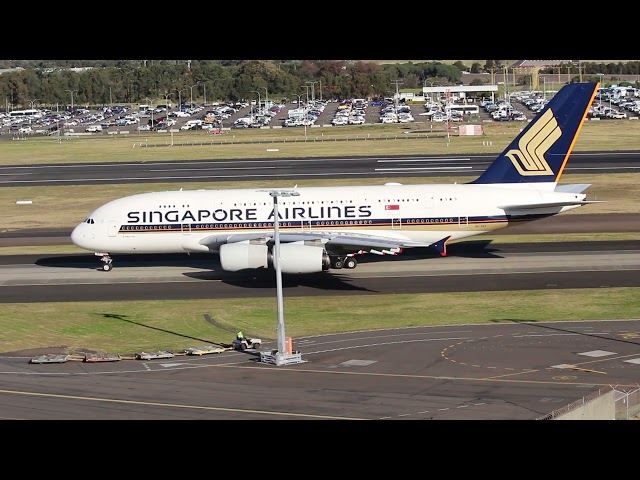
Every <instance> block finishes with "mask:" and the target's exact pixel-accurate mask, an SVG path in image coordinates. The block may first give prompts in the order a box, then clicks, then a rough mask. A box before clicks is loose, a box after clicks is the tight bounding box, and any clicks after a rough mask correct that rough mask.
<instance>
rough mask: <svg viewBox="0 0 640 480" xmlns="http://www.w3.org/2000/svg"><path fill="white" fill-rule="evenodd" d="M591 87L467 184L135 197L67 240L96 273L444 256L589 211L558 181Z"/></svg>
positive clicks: (547, 111)
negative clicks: (116, 260) (117, 263)
mask: <svg viewBox="0 0 640 480" xmlns="http://www.w3.org/2000/svg"><path fill="white" fill-rule="evenodd" d="M598 86H599V83H598V82H581V83H570V84H567V85H565V86H563V87H562V88H561V89H560V90H559V91H558V92H557V93H556V94H555V95H554V96H553V98H552V99H551V100H550V101H549V103H548V104H547V105H546V106H545V107H544V108H543V109H542V110H541V111H540V112H539V113H538V114H537V115H536V116H535V117H534V119H533V120H532V121H531V122H530V123H529V124H528V125H527V126H526V127H525V128H524V129H523V130H522V131H521V132H520V133H519V134H518V135H517V136H516V138H515V139H514V140H513V141H512V142H511V143H510V144H509V146H508V147H507V148H506V149H505V150H504V151H503V152H502V153H501V154H500V155H498V156H497V157H496V159H495V160H494V161H493V162H492V163H491V165H489V167H488V168H487V169H486V170H485V171H484V172H483V173H482V174H480V176H479V177H478V178H476V179H475V180H473V181H470V182H468V183H460V184H458V183H454V184H419V185H403V184H400V183H386V184H382V185H368V186H336V187H297V185H296V186H294V187H292V188H281V189H278V188H276V189H271V188H266V189H256V188H242V189H200V190H184V189H182V188H181V189H180V190H173V191H163V192H148V193H139V194H134V195H130V196H126V197H123V198H119V199H115V200H112V201H110V202H108V203H106V204H104V205H102V206H100V207H98V208H97V209H95V210H94V211H93V212H92V213H91V214H90V215H89V216H88V217H87V218H86V219H85V220H84V221H83V222H82V223H80V224H79V225H78V226H76V227H75V228H74V230H73V231H72V233H71V241H72V242H73V243H74V244H75V245H76V246H78V247H80V248H82V249H85V250H89V251H93V252H94V253H95V255H97V256H100V257H102V258H101V260H102V261H103V263H104V264H103V266H102V270H104V271H110V270H111V269H112V268H113V259H112V258H111V255H113V254H130V253H160V254H162V253H177V252H186V253H191V252H211V253H214V254H218V255H219V259H220V266H221V268H222V269H223V270H225V271H229V272H238V271H245V270H247V271H255V270H272V269H278V267H279V269H280V271H281V273H285V274H306V273H316V272H326V271H329V270H331V269H333V270H339V269H342V268H347V269H353V268H355V267H356V266H357V264H358V261H357V257H358V255H362V254H365V253H371V254H377V255H392V256H394V255H398V254H400V253H401V252H402V251H403V250H405V249H411V248H416V247H432V248H435V249H436V250H437V252H439V254H440V255H441V256H446V255H447V244H448V243H450V242H454V241H458V240H461V239H465V238H468V237H471V236H475V235H480V234H483V233H488V232H494V231H496V230H498V229H502V228H505V227H508V226H510V225H513V224H520V223H522V222H529V221H534V220H537V219H541V218H545V217H550V216H553V215H556V214H559V213H563V212H566V211H569V210H572V209H575V208H577V207H580V206H582V205H587V204H591V203H599V201H592V200H586V194H585V193H583V192H584V190H586V189H587V188H588V187H589V186H590V185H591V184H577V185H558V181H559V180H560V177H561V175H562V172H563V170H564V168H565V166H566V164H567V161H568V160H569V157H570V155H571V152H572V150H573V147H574V145H575V142H576V140H577V138H578V135H579V133H580V130H581V128H582V126H583V123H584V120H585V117H586V116H587V113H588V112H589V108H590V106H591V104H592V103H593V100H594V97H595V95H596V93H597V91H598ZM275 213H277V221H276V215H275ZM278 250H279V255H278V257H277V259H276V258H275V257H276V256H275V252H276V251H278ZM276 261H278V262H279V265H276V263H275V262H276Z"/></svg>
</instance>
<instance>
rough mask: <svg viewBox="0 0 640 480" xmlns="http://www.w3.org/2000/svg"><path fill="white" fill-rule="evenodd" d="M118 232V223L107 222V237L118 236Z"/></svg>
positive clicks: (113, 221)
mask: <svg viewBox="0 0 640 480" xmlns="http://www.w3.org/2000/svg"><path fill="white" fill-rule="evenodd" d="M118 230H119V228H118V222H116V221H115V220H109V230H108V232H109V236H110V237H115V236H116V235H117V234H118Z"/></svg>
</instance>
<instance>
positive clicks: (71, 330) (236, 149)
mask: <svg viewBox="0 0 640 480" xmlns="http://www.w3.org/2000/svg"><path fill="white" fill-rule="evenodd" d="M412 127H413V128H412V129H413V130H420V129H421V128H420V127H419V126H416V125H413V126H412ZM519 128H521V126H518V125H513V124H510V125H495V126H494V125H487V126H486V127H485V131H486V135H485V136H484V137H481V138H474V137H451V138H449V139H447V138H446V136H445V137H443V136H442V135H441V132H440V136H437V135H434V136H433V137H430V138H418V139H414V138H411V137H410V135H409V134H406V133H404V132H405V131H406V130H405V129H400V128H397V127H396V129H395V130H393V129H384V130H383V129H380V130H378V129H372V128H370V127H350V129H349V130H340V134H339V137H340V138H338V136H334V135H336V134H335V133H331V132H333V131H331V132H324V131H318V132H316V129H309V130H310V131H312V132H313V135H311V134H309V132H308V135H307V136H306V137H305V136H304V135H303V133H302V132H301V131H297V132H291V131H290V130H289V131H286V132H283V131H273V132H272V131H259V132H256V131H253V130H252V131H250V132H244V131H242V132H238V133H237V134H236V133H233V134H231V133H228V134H225V135H226V136H225V135H223V136H222V137H223V138H222V139H217V140H216V141H219V143H211V137H212V136H211V135H208V136H207V135H206V134H202V135H189V134H187V135H184V136H183V135H176V136H174V138H173V141H174V145H171V144H170V143H171V142H170V140H171V139H170V137H169V136H164V137H163V136H148V137H145V138H147V140H143V139H141V138H139V137H138V136H137V135H136V137H135V138H134V137H133V136H131V137H126V138H122V137H120V138H112V137H106V138H98V139H95V138H91V139H84V138H83V139H73V140H63V141H61V142H58V141H57V140H56V139H52V138H40V139H29V140H26V141H19V142H11V141H3V142H0V165H12V164H21V165H33V164H45V163H62V164H71V163H77V162H89V163H90V162H104V161H114V162H123V161H163V160H177V159H181V160H189V159H206V158H211V159H240V158H248V157H258V158H269V157H271V158H276V157H279V156H295V157H303V156H340V155H343V156H344V155H370V154H371V153H372V152H375V154H380V155H386V154H439V153H450V154H453V153H478V152H484V153H497V152H500V151H501V150H502V149H504V148H505V147H506V146H507V144H508V143H509V141H510V140H511V139H512V138H513V137H514V136H515V135H516V134H517V132H518V130H519ZM245 135H246V136H245ZM368 135H385V136H389V137H390V138H396V137H402V138H401V139H400V138H399V139H394V140H385V141H375V142H370V141H365V140H358V141H344V140H345V136H348V137H349V140H355V139H356V137H359V138H364V137H366V136H368ZM224 139H226V140H228V141H229V143H224V142H221V141H220V140H224ZM338 140H340V141H338ZM232 142H233V143H232ZM241 142H249V143H241ZM273 142H278V150H279V151H278V152H268V151H267V149H269V148H270V147H272V145H270V144H271V143H273ZM143 143H144V144H146V145H155V146H152V147H148V146H147V147H145V146H143ZM483 143H484V144H483ZM620 149H627V150H635V149H638V150H640V122H636V121H624V122H623V123H621V122H618V121H613V122H589V123H587V124H586V125H585V126H584V128H583V132H582V134H581V136H580V138H579V140H578V143H577V145H576V151H603V152H613V151H617V150H620ZM465 180H468V179H465V178H460V177H458V178H455V179H454V178H453V177H451V178H441V179H438V180H437V181H438V182H443V183H445V182H453V181H465ZM562 180H563V181H562V183H592V184H593V185H592V187H590V188H589V190H588V192H589V194H590V197H591V198H592V199H600V200H606V201H607V202H606V203H602V204H595V205H590V206H588V207H584V208H580V209H578V210H577V211H576V212H575V214H576V215H578V214H580V213H610V212H638V211H639V209H640V186H639V185H640V182H638V175H637V174H632V173H630V174H616V175H595V176H591V175H568V174H567V175H565V176H564V177H563V179H562ZM385 181H401V182H403V183H417V182H423V181H425V180H424V179H421V178H411V179H394V178H388V179H376V180H375V182H376V183H380V182H385ZM359 182H364V183H370V181H366V180H360V181H359ZM298 183H299V185H301V186H304V185H312V184H313V185H323V184H349V183H354V182H349V181H331V180H327V181H314V182H304V181H301V182H298ZM239 185H240V184H238V183H233V182H225V183H220V184H218V183H216V188H225V187H234V186H239ZM242 185H244V186H261V187H268V186H271V185H273V182H259V183H257V182H250V183H244V182H243V183H242ZM180 186H183V185H176V184H164V183H163V184H144V185H139V184H132V183H125V184H120V185H106V186H103V187H100V188H96V187H95V186H64V187H26V186H19V187H18V186H15V187H6V188H3V189H1V190H0V205H2V212H1V213H0V225H1V229H2V230H4V231H6V230H17V229H21V228H25V225H28V226H29V227H30V228H36V227H37V228H58V229H62V228H71V227H73V226H74V225H76V224H77V223H79V222H80V221H81V220H82V219H83V218H84V217H85V216H86V214H87V213H88V212H90V211H91V210H92V209H93V208H95V207H96V206H97V205H99V204H101V203H103V202H105V201H107V200H110V199H113V198H116V197H119V196H122V195H127V194H130V193H138V192H142V191H151V190H160V189H163V190H166V189H171V188H179V187H180ZM207 186H209V187H210V185H207V183H189V184H188V185H185V187H186V188H204V187H207ZM27 198H28V199H31V200H32V201H33V204H32V205H17V204H16V203H15V202H16V200H19V199H27ZM578 212H580V213H578ZM571 214H574V213H573V212H569V213H567V215H571ZM630 236H631V237H633V236H634V235H633V234H631V235H630ZM565 238H575V237H565ZM625 238H628V237H626V236H625ZM636 238H637V236H636ZM505 239H506V238H501V241H504V240H505ZM511 241H518V238H511ZM9 248H11V249H12V250H11V252H12V253H13V254H15V253H16V249H20V248H21V247H15V248H14V247H9ZM22 248H28V247H22ZM53 248H54V247H49V248H48V249H47V253H57V252H55V251H54V250H53ZM68 248H70V249H75V247H73V246H69V247H68ZM20 251H21V252H22V253H24V250H20ZM76 251H77V250H76ZM39 253H42V252H41V251H40V252H39ZM285 310H286V318H287V334H288V335H291V336H293V337H294V342H295V338H297V337H300V336H303V335H313V334H322V333H329V332H333V331H351V330H362V329H379V328H389V327H401V326H413V325H433V324H451V323H460V324H462V323H485V322H514V321H543V320H544V321H554V320H582V319H594V320H597V319H610V318H637V317H638V316H640V289H635V288H607V289H592V290H562V291H559V290H552V289H551V290H544V291H531V292H519V294H518V295H517V296H514V295H509V293H508V292H506V293H505V292H481V293H471V294H470V293H464V294H462V293H450V294H431V293H425V294H420V295H362V296H355V295H354V296H350V297H349V302H348V303H345V302H344V301H343V298H338V297H333V296H330V295H327V296H319V297H306V298H287V299H286V301H285ZM205 313H209V314H210V315H211V316H212V317H213V318H214V320H215V321H216V322H217V326H213V325H211V324H209V323H208V322H206V321H205V320H204V319H203V315H204V314H205ZM0 324H1V325H2V329H0V352H5V353H6V352H16V351H20V350H28V349H35V348H47V347H51V348H56V349H62V350H64V351H66V352H69V353H77V352H87V351H99V352H106V353H122V354H126V353H133V352H136V351H140V350H152V349H171V350H180V349H183V348H188V347H192V346H198V345H201V344H203V343H229V342H230V341H231V340H232V338H233V334H234V332H235V331H236V330H238V329H242V330H243V331H244V332H245V333H247V334H250V335H257V336H261V337H263V338H265V339H269V338H274V337H275V331H276V328H275V327H276V300H275V298H274V299H251V301H250V302H247V299H246V298H243V299H235V300H234V299H232V300H224V301H222V300H215V299H203V300H189V301H168V300H167V301H153V302H143V301H131V302H117V303H110V302H82V303H80V302H78V303H76V302H70V303H9V304H3V307H2V309H0Z"/></svg>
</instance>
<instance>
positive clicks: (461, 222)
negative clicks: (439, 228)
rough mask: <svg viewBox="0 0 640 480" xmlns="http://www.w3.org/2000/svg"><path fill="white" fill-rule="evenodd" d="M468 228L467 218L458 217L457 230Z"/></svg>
mask: <svg viewBox="0 0 640 480" xmlns="http://www.w3.org/2000/svg"><path fill="white" fill-rule="evenodd" d="M468 226H469V217H467V216H466V215H465V216H462V215H461V216H459V217H458V228H462V229H466V228H467V227H468Z"/></svg>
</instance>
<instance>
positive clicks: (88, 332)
mask: <svg viewBox="0 0 640 480" xmlns="http://www.w3.org/2000/svg"><path fill="white" fill-rule="evenodd" d="M639 291H640V289H637V288H607V289H599V290H590V291H589V294H588V295H587V294H585V291H584V290H544V291H521V292H518V295H505V294H504V292H479V293H426V294H418V295H361V296H349V301H348V302H345V301H344V298H345V297H332V296H319V297H305V298H299V297H294V298H286V299H285V328H286V335H287V336H291V337H293V339H294V344H295V340H296V339H297V338H300V337H303V336H310V335H319V334H325V333H333V332H348V331H357V330H369V329H385V328H397V327H411V326H423V325H445V324H446V325H451V324H460V325H462V324H480V323H504V322H507V323H508V322H542V321H560V320H567V321H571V320H605V319H626V318H636V317H637V315H638V312H640V295H638V292H639ZM577 306H579V309H578V308H577ZM345 309H347V310H348V315H345ZM206 313H208V314H209V315H211V317H212V318H213V319H214V321H215V322H217V324H218V326H217V327H216V326H212V325H211V324H210V323H208V322H207V321H206V320H205V319H204V317H203V315H204V314H206ZM0 322H1V324H2V330H0V352H3V353H6V352H16V351H19V350H26V349H33V348H46V347H52V348H53V347H56V348H63V349H64V350H65V351H66V352H67V353H70V354H73V353H76V354H79V353H82V352H94V351H95V352H101V353H120V354H122V355H125V354H131V353H135V352H138V351H141V350H165V349H168V350H172V351H179V350H182V349H185V348H189V347H194V346H199V345H203V344H208V343H216V344H225V343H227V344H228V343H230V342H231V340H232V339H233V336H234V334H235V332H236V331H237V330H242V331H243V332H245V334H247V335H251V336H259V337H261V338H263V339H265V340H266V339H272V340H274V339H275V335H276V334H275V332H276V324H277V315H276V301H275V298H273V299H269V298H254V299H252V300H251V302H247V300H246V299H241V298H239V299H224V300H215V299H202V300H185V301H175V300H159V301H134V302H84V303H20V304H3V306H2V311H0Z"/></svg>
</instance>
